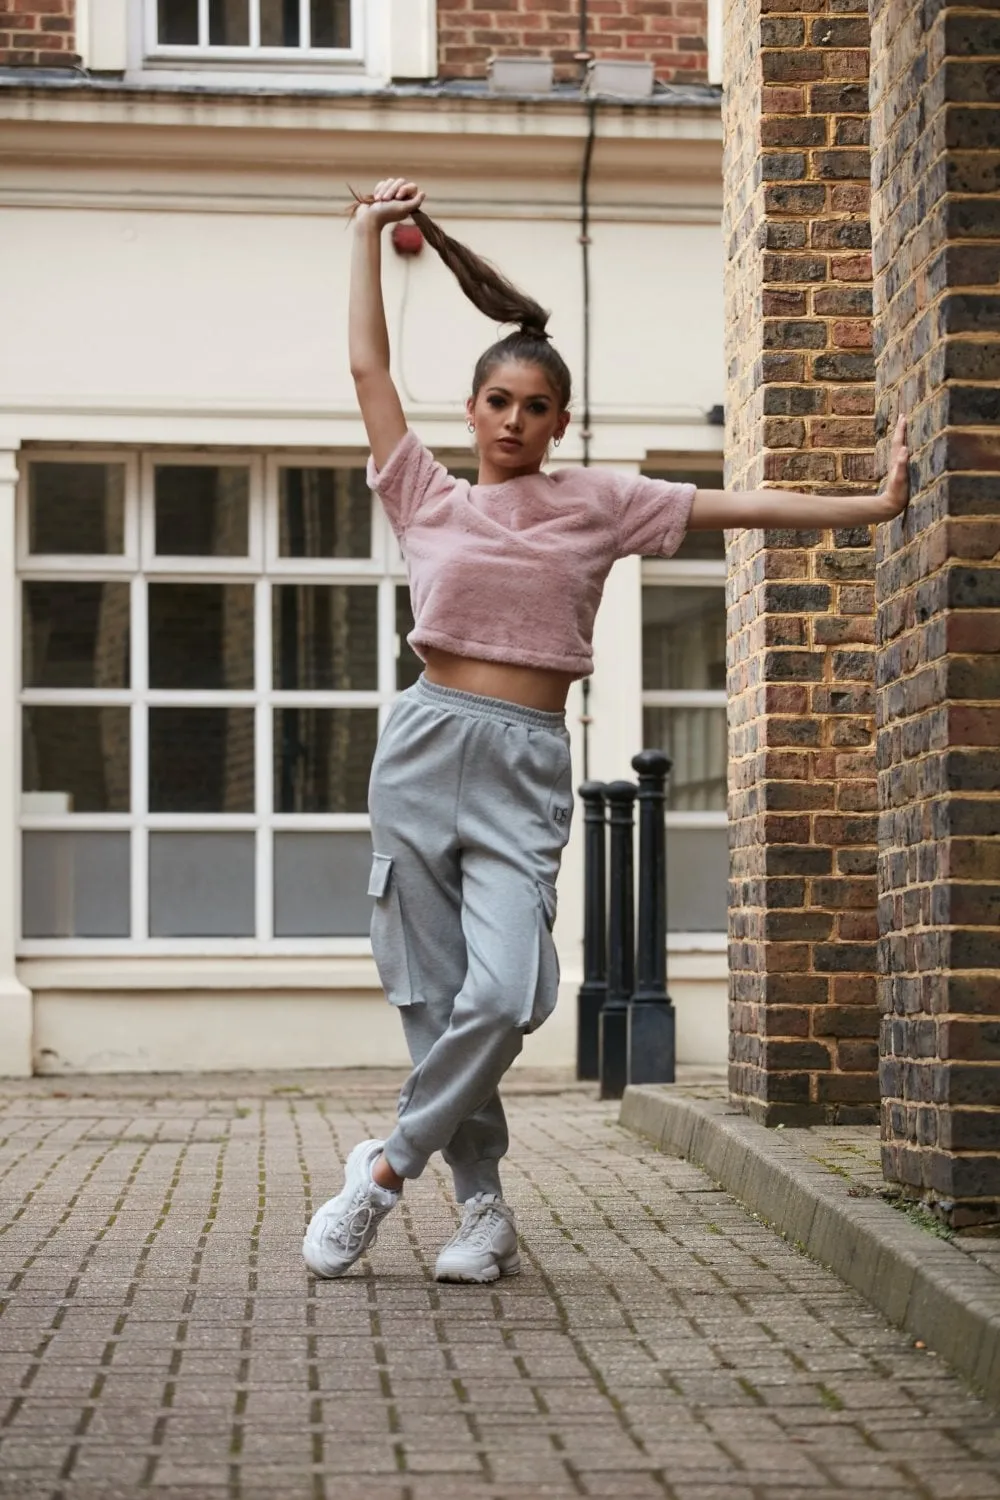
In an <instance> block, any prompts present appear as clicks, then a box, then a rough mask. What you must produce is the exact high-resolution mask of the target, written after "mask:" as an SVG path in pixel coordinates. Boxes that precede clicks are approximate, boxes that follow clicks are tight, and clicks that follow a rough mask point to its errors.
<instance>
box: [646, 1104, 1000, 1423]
mask: <svg viewBox="0 0 1000 1500" xmlns="http://www.w3.org/2000/svg"><path fill="white" fill-rule="evenodd" d="M619 1123H620V1124H621V1125H623V1126H625V1127H626V1128H627V1129H629V1130H633V1131H635V1132H636V1133H637V1134H638V1135H643V1136H646V1137H647V1138H648V1139H649V1140H651V1141H653V1142H654V1143H655V1144H656V1145H657V1146H658V1147H659V1148H660V1149H661V1150H663V1151H667V1152H669V1153H670V1154H671V1155H673V1156H682V1157H685V1158H686V1159H687V1160H689V1161H692V1162H694V1163H695V1164H696V1165H697V1166H699V1167H702V1168H704V1170H705V1171H706V1172H707V1173H708V1174H709V1176H710V1177H712V1178H714V1180H715V1181H716V1182H718V1183H719V1184H720V1186H721V1187H723V1188H724V1189H725V1190H726V1192H727V1193H731V1194H732V1195H733V1197H734V1198H738V1199H739V1201H740V1202H741V1203H743V1204H744V1205H745V1206H746V1207H747V1208H749V1209H750V1210H751V1211H752V1212H753V1213H755V1214H758V1215H759V1217H760V1218H761V1219H762V1220H764V1221H765V1222H766V1223H767V1224H769V1225H770V1226H771V1227H772V1228H774V1229H776V1230H778V1231H779V1232H780V1233H781V1234H782V1235H784V1237H785V1238H786V1239H788V1240H792V1241H794V1243H795V1244H796V1245H798V1246H799V1247H800V1248H802V1249H804V1250H805V1251H806V1252H807V1253H808V1254H809V1255H811V1256H812V1257H813V1259H814V1260H818V1261H820V1262H821V1264H823V1265H825V1266H828V1267H829V1268H830V1270H832V1271H834V1272H836V1274H837V1275H838V1276H839V1277H840V1278H841V1280H843V1281H846V1282H847V1283H848V1285H849V1286H852V1287H854V1288H855V1289H856V1290H857V1291H859V1292H860V1293H861V1294H862V1296H864V1297H866V1298H867V1299H868V1301H869V1302H871V1303H872V1304H873V1305H874V1306H875V1307H877V1308H878V1309H879V1311H880V1312H882V1313H884V1314H885V1316H886V1317H887V1318H888V1319H889V1320H890V1322H892V1323H895V1324H896V1325H897V1327H899V1328H903V1329H905V1330H906V1332H907V1333H910V1334H912V1335H913V1337H914V1338H917V1339H922V1340H923V1341H924V1343H925V1344H927V1346H928V1347H929V1348H931V1349H934V1350H936V1351H937V1353H938V1354H940V1355H942V1356H943V1357H944V1358H945V1359H946V1360H947V1361H948V1363H949V1364H950V1365H952V1366H954V1368H955V1369H956V1370H958V1371H960V1373H961V1374H963V1375H965V1376H966V1377H967V1378H968V1379H969V1380H970V1381H971V1382H972V1384H973V1385H974V1386H975V1387H976V1388H977V1389H978V1390H980V1391H982V1393H983V1394H984V1395H986V1396H988V1397H989V1398H990V1399H991V1400H993V1401H995V1402H998V1403H1000V1277H997V1276H996V1275H994V1273H993V1272H992V1271H989V1270H987V1269H986V1268H985V1267H984V1266H981V1265H979V1264H977V1263H976V1261H974V1260H972V1259H971V1257H970V1256H968V1255H966V1254H965V1253H964V1252H963V1251H962V1250H958V1249H956V1248H955V1247H954V1246H953V1245H951V1244H949V1243H948V1241H947V1240H940V1239H937V1238H935V1236H934V1235H932V1234H929V1233H928V1232H927V1231H926V1230H923V1229H919V1228H917V1227H916V1226H915V1225H913V1224H910V1223H908V1222H907V1220H906V1219H905V1218H903V1216H902V1215H901V1214H900V1213H899V1212H898V1211H897V1210H896V1209H894V1208H892V1207H891V1206H890V1205H889V1204H888V1203H885V1202H883V1201H882V1199H880V1198H863V1197H862V1198H851V1197H849V1196H848V1192H847V1189H848V1184H847V1183H846V1182H845V1181H844V1179H843V1178H842V1177H839V1176H837V1175H836V1174H835V1173H832V1172H830V1171H828V1170H827V1169H826V1168H825V1167H824V1166H823V1165H822V1164H821V1163H820V1162H813V1161H811V1160H809V1159H808V1158H803V1156H802V1153H801V1151H800V1150H799V1149H798V1147H797V1146H795V1145H793V1144H792V1142H791V1141H789V1140H785V1139H784V1138H783V1135H782V1134H781V1133H779V1132H775V1131H773V1130H767V1129H765V1127H764V1126H763V1125H756V1124H754V1122H753V1121H752V1120H748V1119H747V1118H746V1116H745V1115H742V1114H739V1113H737V1112H735V1111H734V1110H733V1109H732V1108H731V1107H730V1105H729V1104H728V1103H726V1102H724V1101H722V1100H719V1099H705V1098H701V1099H699V1098H696V1097H693V1096H692V1095H690V1094H685V1093H684V1092H682V1091H681V1090H680V1089H676V1088H671V1087H664V1086H660V1085H652V1084H647V1085H641V1086H633V1087H630V1088H628V1089H626V1090H625V1096H624V1098H623V1100H622V1106H621V1113H620V1115H619Z"/></svg>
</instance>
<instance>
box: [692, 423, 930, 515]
mask: <svg viewBox="0 0 1000 1500" xmlns="http://www.w3.org/2000/svg"><path fill="white" fill-rule="evenodd" d="M908 465H909V454H908V452H907V449H906V419H905V417H900V418H899V421H898V422H897V423H896V430H895V432H894V433H893V437H892V451H891V453H890V455H889V472H888V474H887V475H886V481H885V489H884V490H883V491H882V493H881V494H880V495H806V494H799V493H798V492H797V491H795V490H744V491H742V492H740V491H734V492H733V493H732V494H730V492H729V491H728V490H698V491H697V493H696V494H695V497H694V505H693V506H692V507H691V519H690V521H689V522H688V526H689V528H690V530H692V531H725V530H728V529H730V528H731V529H733V530H736V529H739V530H743V529H746V528H748V527H750V528H752V527H781V528H788V529H791V530H796V531H798V530H801V531H813V530H821V529H823V528H824V527H828V526H865V525H867V524H868V523H869V522H871V521H891V520H892V519H893V517H894V516H898V515H899V514H900V512H901V511H904V510H905V509H906V506H907V502H908V500H909V490H910V486H909V473H908Z"/></svg>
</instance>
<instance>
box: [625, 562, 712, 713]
mask: <svg viewBox="0 0 1000 1500" xmlns="http://www.w3.org/2000/svg"><path fill="white" fill-rule="evenodd" d="M642 685H643V688H645V689H646V690H647V691H659V690H663V689H667V688H673V689H675V690H676V689H689V690H690V689H693V690H697V691H699V692H701V691H704V690H720V691H721V690H724V689H725V686H726V595H725V590H724V589H722V588H683V587H681V586H672V585H670V584H662V585H660V584H647V585H646V587H645V588H644V589H643V591H642Z"/></svg>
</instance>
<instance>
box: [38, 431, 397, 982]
mask: <svg viewBox="0 0 1000 1500" xmlns="http://www.w3.org/2000/svg"><path fill="white" fill-rule="evenodd" d="M33 462H39V463H46V462H68V463H73V464H79V463H88V462H90V463H116V464H117V463H123V464H124V465H125V471H126V472H125V486H126V489H125V517H126V529H125V546H126V553H125V555H124V556H117V557H116V556H99V557H90V556H85V555H83V554H77V555H73V554H59V555H41V554H34V555H32V554H29V552H28V547H27V544H28V486H29V471H30V465H31V463H33ZM167 464H169V465H181V464H198V465H205V466H213V465H219V466H223V467H239V466H242V465H246V466H247V467H248V468H249V470H250V486H249V497H250V498H249V504H250V524H249V549H248V554H247V555H246V556H244V557H213V558H196V557H195V558H192V557H185V558H170V557H157V556H156V555H155V553H154V552H153V543H154V540H155V533H154V513H153V471H154V468H155V467H157V466H161V465H167ZM362 464H363V459H362V458H361V457H360V455H358V454H356V453H349V452H344V453H338V454H337V455H335V456H331V455H330V454H329V453H328V452H327V453H323V454H315V453H311V452H301V453H299V452H283V453H281V454H276V455H274V454H272V455H261V454H255V453H251V452H245V451H230V450H218V449H215V450H205V449H202V450H199V451H197V452H187V451H183V450H177V449H171V450H163V451H146V452H143V453H141V454H140V453H136V452H133V451H126V450H122V449H117V450H116V449H108V450H101V451H100V452H98V451H87V452H80V451H78V450H74V449H66V448H51V449H49V448H46V449H41V448H39V449H32V450H27V451H25V452H23V453H22V455H21V476H20V482H19V484H18V495H17V516H16V526H17V541H18V577H17V585H18V607H17V610H16V620H17V626H16V630H17V642H16V650H17V659H18V662H19V663H20V661H21V629H22V624H21V622H22V609H21V604H20V598H21V587H22V584H23V583H24V582H30V581H34V580H38V581H43V580H46V579H52V580H59V581H65V580H67V579H69V578H73V579H78V580H80V581H81V582H82V581H85V580H90V581H114V580H115V579H116V578H124V577H128V578H129V579H130V587H131V617H130V669H131V670H130V685H129V687H128V688H119V689H104V688H89V689H77V688H20V690H19V705H21V706H22V707H24V706H31V705H41V704H44V705H51V706H54V707H55V706H71V705H74V704H87V705H88V706H91V707H98V706H101V707H103V706H114V705H121V706H127V707H128V708H129V709H130V711H131V744H130V776H131V806H130V810H129V812H127V813H59V814H40V813H25V812H22V814H21V816H20V819H19V828H20V831H21V832H36V831H40V832H57V831H60V830H72V831H73V832H79V833H83V832H114V831H122V832H126V831H127V832H128V833H129V835H130V872H131V873H130V882H131V886H130V902H131V926H132V934H133V935H132V936H131V937H129V938H82V937H75V938H20V939H19V941H18V948H17V951H18V955H19V956H20V957H24V958H36V957H74V956H84V955H89V956H109V957H127V956H150V957H157V956H169V955H175V956H183V955H185V954H187V955H192V954H199V955H206V956H210V955H217V956H226V957H242V956H257V955H260V954H265V955H272V956H281V955H295V956H303V957H308V956H318V955H330V956H344V957H366V956H368V955H370V953H371V946H370V943H369V942H368V940H367V938H365V937H363V936H360V935H359V936H357V937H316V938H275V937H274V936H273V914H274V888H273V873H274V834H275V833H278V832H286V831H294V832H301V833H313V832H365V831H367V830H368V828H369V826H370V820H369V817H368V814H367V812H364V813H278V812H275V811H274V809H273V805H272V804H273V764H272V757H273V744H272V739H273V735H272V732H271V724H270V711H271V709H272V708H281V707H289V706H294V707H300V708H371V709H376V710H377V711H378V729H379V732H381V730H382V728H383V726H384V723H385V720H386V717H387V715H388V713H389V710H390V708H391V706H392V703H393V702H394V700H395V698H396V696H397V690H396V663H397V657H398V652H399V646H400V643H399V641H398V638H397V634H396V589H397V587H398V586H399V584H400V583H401V582H404V581H405V577H406V573H405V564H404V563H403V559H402V556H401V554H400V551H399V547H398V545H397V543H396V539H395V537H394V535H393V533H392V530H391V528H390V526H389V525H388V522H387V521H386V519H385V515H384V512H383V510H382V507H381V506H380V505H379V504H378V503H377V501H376V499H375V496H374V495H372V496H371V507H372V510H371V517H372V530H371V555H370V557H368V558H322V559H316V558H287V557H285V558H280V557H279V556H278V525H277V517H276V512H277V495H278V489H277V485H278V478H277V476H278V469H279V468H280V467H282V466H285V467H293V468H331V469H337V468H350V469H357V468H359V467H361V466H362ZM191 579H196V580H197V581H199V582H203V583H208V582H217V583H233V582H238V581H242V582H246V583H251V584H252V586H253V588H254V591H255V598H254V662H255V669H254V679H255V680H254V685H253V688H247V689H243V690H237V691H226V690H215V689H212V690H191V691H185V690H175V689H160V688H157V689H150V688H149V687H148V682H147V672H148V628H147V617H146V600H147V588H146V586H147V583H151V582H156V583H162V582H177V581H185V582H187V581H190V580H191ZM320 581H322V582H323V583H327V584H351V583H355V584H363V585H366V586H369V587H374V588H375V589H376V590H377V596H378V597H377V622H378V623H377V629H378V680H377V686H376V688H374V689H371V690H366V691H353V692H345V691H283V690H280V689H274V688H272V687H271V661H272V658H271V591H272V588H273V586H274V585H275V584H277V585H279V586H280V585H283V584H295V583H301V584H304V585H309V584H316V583H318V582H320ZM19 670H20V668H19ZM177 704H184V705H187V706H206V707H208V706H211V707H227V708H238V707H248V708H252V709H253V711H254V715H255V724H254V743H255V766H254V771H255V777H254V810H253V812H252V813H149V812H148V810H147V800H148V743H147V714H146V709H147V708H153V707H160V706H169V705H177ZM14 754H15V761H16V772H15V774H16V776H17V783H16V784H17V786H18V788H20V786H21V734H20V727H19V729H18V734H17V736H16V744H15V747H14ZM19 795H20V793H19ZM161 831H170V832H195V831H201V832H208V831H212V832H240V831H248V832H249V831H253V832H254V833H255V835H256V841H255V908H256V934H257V935H256V936H255V937H253V938H236V937H234V938H223V937H219V938H207V937H206V938H201V937H199V938H151V937H150V936H149V935H148V931H149V929H148V866H149V836H150V834H151V833H154V832H161ZM17 876H18V886H17V888H18V891H20V890H21V889H22V875H21V838H20V836H19V837H18V840H17ZM18 923H19V928H20V912H19V914H18Z"/></svg>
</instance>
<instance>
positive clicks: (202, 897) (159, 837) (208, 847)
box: [149, 833, 256, 937]
mask: <svg viewBox="0 0 1000 1500" xmlns="http://www.w3.org/2000/svg"><path fill="white" fill-rule="evenodd" d="M254 910H255V908H254V835H253V834H252V833H151V834H150V836H149V933H150V936H151V937H253V936H254V933H255V930H256V926H255V921H254Z"/></svg>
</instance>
